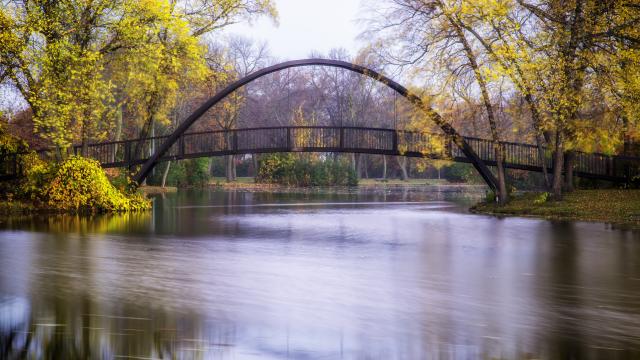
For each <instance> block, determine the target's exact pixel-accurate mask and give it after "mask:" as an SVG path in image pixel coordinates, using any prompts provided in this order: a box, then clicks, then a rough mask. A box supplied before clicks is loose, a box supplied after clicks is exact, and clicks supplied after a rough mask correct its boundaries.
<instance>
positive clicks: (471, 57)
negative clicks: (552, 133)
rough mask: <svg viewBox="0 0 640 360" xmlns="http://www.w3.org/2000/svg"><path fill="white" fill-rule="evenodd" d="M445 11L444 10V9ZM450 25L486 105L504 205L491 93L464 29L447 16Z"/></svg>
mask: <svg viewBox="0 0 640 360" xmlns="http://www.w3.org/2000/svg"><path fill="white" fill-rule="evenodd" d="M439 6H440V7H443V5H442V3H439ZM443 10H444V9H443ZM446 16H447V19H448V20H449V23H450V24H451V26H452V27H453V30H454V31H455V33H456V36H457V37H458V40H459V41H460V43H461V44H462V47H463V48H464V51H465V54H466V57H467V60H468V61H469V66H471V69H472V70H473V74H474V76H475V79H476V82H477V83H478V86H479V88H480V94H481V95H482V101H483V103H484V107H485V109H486V111H487V120H488V121H489V128H490V129H491V137H492V140H493V149H494V152H495V158H496V167H497V169H498V194H497V195H498V201H499V202H500V204H501V205H504V204H505V203H506V202H507V201H508V200H509V199H508V198H509V193H508V192H507V180H506V176H505V169H504V160H505V153H504V146H503V145H502V144H501V143H500V136H499V134H498V126H497V123H496V118H495V114H494V111H493V105H492V104H491V98H490V97H489V91H488V89H487V82H486V80H485V78H484V75H483V74H482V72H481V71H480V66H479V65H478V61H477V57H476V54H475V53H474V51H473V48H472V47H471V44H470V43H469V42H468V41H467V38H466V36H465V34H464V32H463V31H462V27H461V25H460V23H459V22H458V21H457V20H456V19H455V18H453V17H452V16H451V15H446Z"/></svg>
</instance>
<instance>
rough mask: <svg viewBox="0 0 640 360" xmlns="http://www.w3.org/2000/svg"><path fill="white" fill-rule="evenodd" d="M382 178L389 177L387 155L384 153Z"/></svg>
mask: <svg viewBox="0 0 640 360" xmlns="http://www.w3.org/2000/svg"><path fill="white" fill-rule="evenodd" d="M382 178H383V179H385V180H386V179H387V155H382Z"/></svg>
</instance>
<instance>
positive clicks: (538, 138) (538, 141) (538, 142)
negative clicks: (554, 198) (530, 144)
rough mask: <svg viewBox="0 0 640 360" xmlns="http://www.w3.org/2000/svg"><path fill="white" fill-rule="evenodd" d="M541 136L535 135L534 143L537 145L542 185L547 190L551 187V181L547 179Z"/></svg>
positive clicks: (545, 159) (547, 173)
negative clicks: (542, 179)
mask: <svg viewBox="0 0 640 360" xmlns="http://www.w3.org/2000/svg"><path fill="white" fill-rule="evenodd" d="M542 141H543V138H542V136H541V135H537V136H536V145H537V146H538V158H539V159H540V164H541V165H542V177H543V178H544V186H545V188H546V189H547V190H549V189H551V182H550V181H549V170H548V169H547V157H546V155H545V151H544V146H543V143H542Z"/></svg>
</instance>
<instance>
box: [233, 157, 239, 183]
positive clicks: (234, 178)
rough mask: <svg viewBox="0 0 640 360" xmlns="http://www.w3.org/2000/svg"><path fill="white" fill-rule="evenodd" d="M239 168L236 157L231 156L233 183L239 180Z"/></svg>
mask: <svg viewBox="0 0 640 360" xmlns="http://www.w3.org/2000/svg"><path fill="white" fill-rule="evenodd" d="M237 169H238V167H237V166H236V157H235V155H231V175H232V176H233V181H236V180H237V179H238V173H237Z"/></svg>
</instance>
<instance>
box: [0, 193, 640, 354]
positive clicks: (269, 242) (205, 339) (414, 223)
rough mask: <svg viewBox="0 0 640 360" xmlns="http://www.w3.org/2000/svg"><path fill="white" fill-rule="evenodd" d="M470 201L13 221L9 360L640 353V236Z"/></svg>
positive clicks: (6, 255)
mask: <svg viewBox="0 0 640 360" xmlns="http://www.w3.org/2000/svg"><path fill="white" fill-rule="evenodd" d="M476 196H477V195H476ZM455 198H456V196H455V195H451V194H446V193H436V194H426V193H422V192H419V191H416V190H408V191H402V192H394V191H376V192H372V193H352V192H349V191H347V190H344V191H342V192H341V193H337V194H336V193H314V192H311V193H300V194H277V193H247V192H215V191H192V192H182V193H179V194H172V195H167V196H165V197H164V198H162V197H158V198H157V199H156V201H155V204H154V212H153V213H147V215H145V213H138V214H126V215H104V216H94V217H91V218H84V217H76V216H57V217H52V218H44V217H40V218H31V219H28V220H27V219H21V220H16V219H14V220H11V222H10V223H4V224H2V227H5V228H8V229H10V230H7V231H3V232H1V233H0V264H1V266H2V272H1V274H0V296H1V298H0V349H1V351H2V353H0V358H9V359H11V358H25V357H26V358H28V357H31V358H51V359H52V358H56V359H58V358H59V359H62V358H64V359H74V358H76V359H84V358H105V359H110V358H188V359H190V358H203V359H204V358H252V357H253V358H310V357H320V356H324V357H326V358H377V359H393V358H398V359H407V358H430V357H431V358H475V357H483V358H490V357H491V358H569V357H574V358H584V357H612V356H615V357H616V358H633V357H637V356H638V355H640V340H639V339H640V329H638V326H637V323H638V318H637V315H634V314H637V313H638V311H639V310H640V303H638V301H637V297H636V296H635V294H637V291H638V289H639V287H640V281H638V279H640V269H639V268H638V267H637V266H636V265H635V264H637V263H638V258H637V254H638V253H639V251H640V247H639V246H640V245H638V241H637V240H638V236H637V233H634V232H629V231H619V230H613V229H610V228H607V227H606V226H604V225H601V224H584V223H583V224H581V223H570V222H547V221H542V220H524V219H504V220H500V219H496V218H492V217H486V216H475V215H468V214H466V213H465V212H464V210H463V209H464V207H458V206H457V205H456V202H450V201H448V200H452V199H454V200H455ZM390 224H393V225H395V226H389V225H390ZM25 230H26V231H25Z"/></svg>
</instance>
